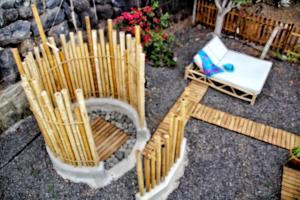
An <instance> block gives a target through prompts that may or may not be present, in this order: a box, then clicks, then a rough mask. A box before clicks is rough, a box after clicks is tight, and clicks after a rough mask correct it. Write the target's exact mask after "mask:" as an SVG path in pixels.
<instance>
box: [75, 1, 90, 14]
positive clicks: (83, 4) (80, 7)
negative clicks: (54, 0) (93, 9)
mask: <svg viewBox="0 0 300 200" xmlns="http://www.w3.org/2000/svg"><path fill="white" fill-rule="evenodd" d="M73 3H74V9H75V11H76V12H83V11H87V10H89V9H90V3H89V1H88V0H73Z"/></svg>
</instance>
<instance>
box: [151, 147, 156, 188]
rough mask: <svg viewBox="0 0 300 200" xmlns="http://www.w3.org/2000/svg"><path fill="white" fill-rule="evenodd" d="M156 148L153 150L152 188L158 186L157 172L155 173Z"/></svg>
mask: <svg viewBox="0 0 300 200" xmlns="http://www.w3.org/2000/svg"><path fill="white" fill-rule="evenodd" d="M155 168H156V166H155V150H154V151H151V188H154V187H155V186H156V178H155V176H156V173H155Z"/></svg>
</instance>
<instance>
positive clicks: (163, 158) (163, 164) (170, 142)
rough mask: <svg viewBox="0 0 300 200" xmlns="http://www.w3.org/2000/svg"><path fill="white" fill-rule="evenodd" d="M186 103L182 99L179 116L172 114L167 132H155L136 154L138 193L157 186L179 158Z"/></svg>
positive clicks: (185, 119) (141, 193) (142, 193)
mask: <svg viewBox="0 0 300 200" xmlns="http://www.w3.org/2000/svg"><path fill="white" fill-rule="evenodd" d="M186 107H187V102H186V100H185V99H182V101H181V103H180V111H179V114H174V113H173V114H172V116H171V117H170V121H169V127H167V128H166V129H167V130H168V131H167V132H164V133H162V132H155V134H154V135H153V136H152V138H151V139H150V140H149V142H148V143H147V145H146V147H145V148H144V150H143V151H142V152H141V151H139V150H138V151H137V152H136V159H137V164H136V170H137V178H138V187H139V193H140V195H141V196H143V195H144V194H145V192H149V191H150V189H151V188H152V189H153V188H155V186H157V185H159V184H160V183H161V182H162V181H164V178H165V177H166V176H167V175H168V172H169V171H170V169H171V167H172V166H173V165H174V164H175V163H176V161H177V159H178V158H179V156H180V151H181V144H182V140H183V138H184V128H185V124H186V121H187V117H186V116H187V113H186Z"/></svg>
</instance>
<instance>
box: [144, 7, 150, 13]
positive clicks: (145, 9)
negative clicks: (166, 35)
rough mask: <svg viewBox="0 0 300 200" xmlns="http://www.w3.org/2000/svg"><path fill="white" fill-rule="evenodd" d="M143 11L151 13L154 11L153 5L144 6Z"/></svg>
mask: <svg viewBox="0 0 300 200" xmlns="http://www.w3.org/2000/svg"><path fill="white" fill-rule="evenodd" d="M143 11H144V12H145V13H151V12H152V7H151V6H146V7H144V8H143Z"/></svg>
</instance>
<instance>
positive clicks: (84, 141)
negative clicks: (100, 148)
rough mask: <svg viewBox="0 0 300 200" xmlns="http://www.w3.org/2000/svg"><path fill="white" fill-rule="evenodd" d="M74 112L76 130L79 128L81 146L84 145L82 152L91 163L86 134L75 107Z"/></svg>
mask: <svg viewBox="0 0 300 200" xmlns="http://www.w3.org/2000/svg"><path fill="white" fill-rule="evenodd" d="M74 111H75V116H76V122H77V124H78V128H79V131H80V134H81V137H82V141H83V144H84V150H85V152H86V154H87V160H88V161H92V160H93V157H92V154H91V150H90V146H89V143H88V138H87V134H86V132H85V129H84V125H83V119H82V116H81V113H80V109H79V107H75V108H74ZM89 164H90V165H94V164H95V163H94V162H93V163H89Z"/></svg>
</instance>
